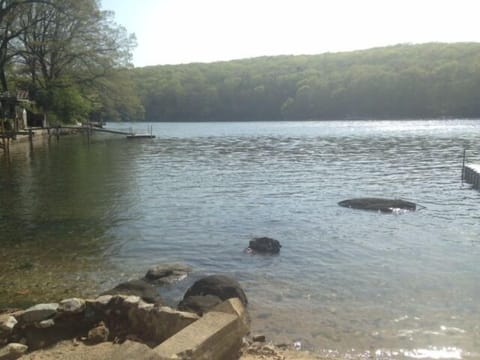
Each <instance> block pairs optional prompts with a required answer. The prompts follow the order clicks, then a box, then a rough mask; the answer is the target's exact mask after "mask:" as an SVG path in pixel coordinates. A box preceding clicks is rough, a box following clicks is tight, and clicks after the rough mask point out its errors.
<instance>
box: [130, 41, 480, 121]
mask: <svg viewBox="0 0 480 360" xmlns="http://www.w3.org/2000/svg"><path fill="white" fill-rule="evenodd" d="M132 71H133V73H134V78H135V81H136V87H137V92H138V94H139V96H140V98H141V102H142V104H143V107H144V109H145V119H146V120H148V121H203V120H216V121H230V120H279V119H288V120H302V119H319V120H321V119H363V118H365V119H397V118H398V119H402V118H440V117H480V44H478V43H456V44H444V43H430V44H423V45H397V46H390V47H384V48H375V49H371V50H362V51H354V52H346V53H327V54H322V55H311V56H275V57H260V58H254V59H247V60H236V61H228V62H217V63H211V64H200V63H198V64H188V65H170V66H152V67H145V68H137V69H134V70H132Z"/></svg>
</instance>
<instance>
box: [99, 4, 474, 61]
mask: <svg viewBox="0 0 480 360" xmlns="http://www.w3.org/2000/svg"><path fill="white" fill-rule="evenodd" d="M102 4H103V8H104V9H108V10H113V11H114V12H115V19H116V22H117V23H119V24H122V25H124V26H125V27H126V28H127V30H128V31H129V32H133V33H135V34H136V36H137V41H138V47H137V48H136V50H135V52H134V64H135V66H146V65H158V64H179V63H190V62H212V61H218V60H231V59H241V58H249V57H256V56H262V55H281V54H320V53H324V52H337V51H347V50H356V49H366V48H371V47H376V46H385V45H394V44H399V43H424V42H430V41H440V42H456V41H475V42H480V0H436V1H435V0H316V1H315V0H102Z"/></svg>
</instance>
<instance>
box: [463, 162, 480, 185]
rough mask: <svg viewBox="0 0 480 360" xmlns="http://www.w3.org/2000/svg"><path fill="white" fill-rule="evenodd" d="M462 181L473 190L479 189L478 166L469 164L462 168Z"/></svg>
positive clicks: (479, 166)
mask: <svg viewBox="0 0 480 360" xmlns="http://www.w3.org/2000/svg"><path fill="white" fill-rule="evenodd" d="M462 175H463V176H462V179H463V180H464V181H465V182H466V183H468V184H472V187H473V188H474V189H480V165H478V164H469V165H465V166H464V167H463V174H462Z"/></svg>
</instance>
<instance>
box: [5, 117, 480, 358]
mask: <svg viewBox="0 0 480 360" xmlns="http://www.w3.org/2000/svg"><path fill="white" fill-rule="evenodd" d="M111 126H115V127H117V128H125V129H126V128H128V127H129V126H130V125H125V124H115V125H114V124H112V125H111ZM134 127H137V128H143V129H146V128H147V124H135V125H134ZM153 130H154V132H155V134H156V135H157V138H156V139H154V140H146V141H145V140H142V141H137V140H128V141H127V140H125V139H123V138H121V137H119V136H106V135H95V136H94V137H93V138H92V141H91V142H90V143H88V141H87V139H86V138H84V137H82V136H78V137H67V138H62V139H60V141H59V142H58V143H57V142H56V141H55V140H53V139H52V140H50V141H45V142H39V143H36V144H35V145H34V146H33V147H30V146H29V145H28V144H25V145H24V146H18V147H17V148H16V149H14V151H12V154H11V157H10V159H6V158H5V157H0V242H1V243H0V245H1V246H2V247H1V249H2V250H1V253H0V271H1V272H0V306H15V305H23V304H27V303H29V302H34V301H43V300H45V299H47V298H49V299H52V300H58V299H59V298H64V297H66V296H71V295H78V294H79V293H80V294H82V295H85V296H86V295H92V294H96V293H98V292H99V291H101V290H105V289H107V288H109V287H111V286H113V285H115V284H116V283H118V282H120V281H122V280H126V279H129V278H135V277H138V276H141V275H143V273H144V272H145V270H146V269H147V268H148V267H149V266H150V265H153V264H157V263H164V262H183V263H188V264H190V265H191V266H192V267H193V268H194V269H195V272H194V274H193V275H192V276H191V277H190V278H189V279H188V280H186V281H183V282H181V283H179V284H178V285H177V286H176V287H172V288H167V289H161V293H162V294H163V296H164V297H165V298H166V299H167V301H169V302H170V303H171V304H174V303H175V301H178V300H179V298H180V297H181V296H182V295H183V292H184V291H185V289H186V288H187V287H188V286H189V285H190V284H191V282H192V281H194V280H195V279H196V278H198V277H200V276H203V275H205V274H213V273H226V274H230V275H232V276H234V277H235V278H237V279H239V280H240V282H241V283H242V285H243V286H244V287H245V289H246V292H247V295H248V297H249V299H250V312H251V314H252V317H253V331H254V332H261V333H265V334H266V335H267V336H268V338H269V339H271V340H273V341H274V342H276V343H281V342H292V341H300V342H301V343H302V346H303V347H304V348H307V349H311V350H314V351H317V352H322V353H324V354H325V355H328V354H331V355H332V356H334V355H340V356H343V357H347V358H348V357H352V358H376V359H390V358H399V359H403V358H407V359H409V358H418V359H423V358H427V359H456V358H458V359H470V358H471V359H473V358H478V357H480V323H479V320H480V303H479V302H478V298H479V297H480V286H479V285H478V284H479V283H480V272H479V265H478V259H479V258H480V257H479V255H480V236H479V235H480V222H479V218H480V215H479V214H480V213H479V211H478V207H479V203H480V193H479V192H478V191H475V190H471V189H470V186H468V185H463V186H462V184H461V178H460V171H461V164H462V153H463V149H464V148H467V149H470V150H469V151H468V152H467V154H468V157H469V160H470V161H472V162H480V151H478V145H479V144H480V122H477V121H473V120H470V121H466V120H461V121H460V120H458V121H454V120H451V121H402V122H400V121H396V122H395V121H374V122H366V121H354V122H348V121H346V122H334V121H332V122H247V123H183V124H173V123H161V124H154V125H153ZM476 151H477V152H476ZM0 156H3V155H0ZM364 196H372V197H373V196H375V197H390V198H402V199H405V200H410V201H414V202H417V203H418V204H420V205H422V206H424V207H425V209H422V210H420V211H417V212H415V213H406V214H399V215H386V214H379V213H375V212H362V211H358V210H352V209H346V208H342V207H339V206H338V205H337V203H338V202H339V201H341V200H344V199H347V198H352V197H364ZM254 236H269V237H273V238H276V239H278V240H279V241H280V242H281V243H282V245H283V247H282V250H281V254H280V255H279V256H273V257H265V256H252V255H249V254H246V253H245V252H244V251H243V250H244V249H245V247H246V246H247V244H248V241H249V240H250V239H251V238H252V237H254Z"/></svg>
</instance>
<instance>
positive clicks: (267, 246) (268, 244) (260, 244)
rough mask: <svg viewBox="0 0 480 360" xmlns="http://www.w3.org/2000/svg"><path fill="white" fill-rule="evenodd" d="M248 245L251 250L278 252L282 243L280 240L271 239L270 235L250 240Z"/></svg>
mask: <svg viewBox="0 0 480 360" xmlns="http://www.w3.org/2000/svg"><path fill="white" fill-rule="evenodd" d="M248 247H249V248H250V249H251V250H253V251H255V252H259V253H264V254H278V253H279V252H280V248H281V247H282V245H280V242H279V241H278V240H275V239H271V238H269V237H259V238H254V239H253V240H250V244H249V245H248Z"/></svg>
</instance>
